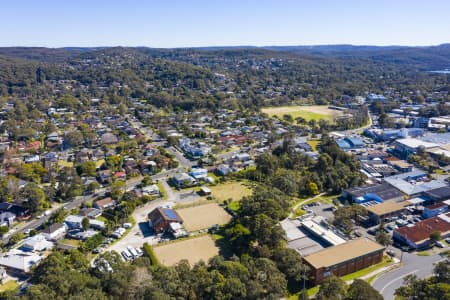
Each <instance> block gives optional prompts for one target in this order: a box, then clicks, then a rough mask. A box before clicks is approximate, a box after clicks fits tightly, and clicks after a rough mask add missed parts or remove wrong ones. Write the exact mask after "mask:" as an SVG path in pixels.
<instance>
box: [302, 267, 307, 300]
mask: <svg viewBox="0 0 450 300" xmlns="http://www.w3.org/2000/svg"><path fill="white" fill-rule="evenodd" d="M305 293H306V266H305V265H303V292H302V300H305V296H306V295H305Z"/></svg>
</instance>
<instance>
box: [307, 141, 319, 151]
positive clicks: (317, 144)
mask: <svg viewBox="0 0 450 300" xmlns="http://www.w3.org/2000/svg"><path fill="white" fill-rule="evenodd" d="M307 143H308V144H309V145H310V146H311V148H313V150H314V151H317V147H318V146H319V144H320V140H308V141H307Z"/></svg>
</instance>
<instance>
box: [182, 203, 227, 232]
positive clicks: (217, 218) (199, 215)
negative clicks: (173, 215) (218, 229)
mask: <svg viewBox="0 0 450 300" xmlns="http://www.w3.org/2000/svg"><path fill="white" fill-rule="evenodd" d="M177 212H178V214H179V215H180V216H181V218H182V219H183V221H184V223H183V225H184V227H185V228H186V229H187V230H188V231H197V230H200V229H206V228H209V227H211V226H212V225H214V224H219V225H223V224H226V223H228V222H229V221H230V220H231V216H230V215H229V214H228V213H227V212H226V211H225V210H224V209H223V208H222V207H220V206H219V205H218V204H217V203H211V204H205V205H199V206H193V207H188V208H183V209H179V210H177Z"/></svg>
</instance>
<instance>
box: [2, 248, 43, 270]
mask: <svg viewBox="0 0 450 300" xmlns="http://www.w3.org/2000/svg"><path fill="white" fill-rule="evenodd" d="M42 259H43V258H42V256H40V255H38V254H36V253H30V252H22V251H19V250H15V251H11V252H8V253H5V254H4V255H3V256H1V257H0V266H3V267H5V268H6V269H7V270H8V271H9V273H14V274H17V273H18V274H26V273H28V272H29V271H30V270H31V268H32V267H33V266H36V265H38V264H39V263H40V262H41V261H42Z"/></svg>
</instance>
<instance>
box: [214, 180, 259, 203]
mask: <svg viewBox="0 0 450 300" xmlns="http://www.w3.org/2000/svg"><path fill="white" fill-rule="evenodd" d="M209 188H210V189H211V195H212V196H213V197H214V198H216V199H217V200H219V201H220V202H223V201H225V200H228V199H231V200H232V201H239V200H241V199H242V197H245V196H250V195H251V194H252V189H251V188H250V187H248V186H247V185H245V184H244V183H243V182H239V181H230V182H226V183H224V184H219V185H216V186H211V187H209Z"/></svg>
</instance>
